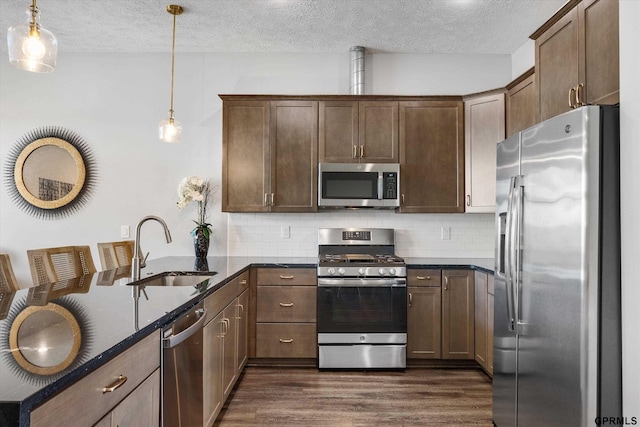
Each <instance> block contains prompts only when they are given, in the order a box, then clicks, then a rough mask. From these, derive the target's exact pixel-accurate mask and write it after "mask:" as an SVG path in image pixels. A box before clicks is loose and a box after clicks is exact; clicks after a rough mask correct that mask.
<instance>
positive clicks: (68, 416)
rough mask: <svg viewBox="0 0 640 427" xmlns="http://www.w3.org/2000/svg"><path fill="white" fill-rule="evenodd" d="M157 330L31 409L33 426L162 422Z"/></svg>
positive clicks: (149, 424) (158, 333) (155, 424)
mask: <svg viewBox="0 0 640 427" xmlns="http://www.w3.org/2000/svg"><path fill="white" fill-rule="evenodd" d="M159 368H160V332H159V331H156V332H154V333H152V334H150V335H149V336H147V337H146V338H144V339H143V340H142V341H140V342H138V343H137V344H135V345H133V346H132V347H131V348H129V349H128V350H125V351H124V352H123V353H121V354H119V355H118V356H116V357H115V358H113V359H112V360H110V361H109V362H107V363H106V364H105V365H104V366H101V367H100V368H98V369H97V370H95V371H94V372H92V373H90V374H89V375H87V376H86V377H84V378H82V379H81V380H79V381H78V382H76V383H75V384H73V385H72V386H70V387H69V388H67V389H65V390H64V391H62V392H60V393H58V394H56V395H55V396H54V397H52V398H51V399H49V400H47V401H46V402H45V403H43V404H42V405H40V406H39V407H37V408H36V409H34V410H33V411H32V412H31V420H30V421H31V426H34V427H38V426H47V427H48V426H53V425H69V426H76V425H77V426H80V425H82V426H91V425H95V424H96V423H97V425H99V426H116V425H120V426H125V425H132V426H134V425H135V426H141V427H146V426H149V427H151V426H154V427H157V426H158V424H159V422H160V373H159V371H160V370H159Z"/></svg>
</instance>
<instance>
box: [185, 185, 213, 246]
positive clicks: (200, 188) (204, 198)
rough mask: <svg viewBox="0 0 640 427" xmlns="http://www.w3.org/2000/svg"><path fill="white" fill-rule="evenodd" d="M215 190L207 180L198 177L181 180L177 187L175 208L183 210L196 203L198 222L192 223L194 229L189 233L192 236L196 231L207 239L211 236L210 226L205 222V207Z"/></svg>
mask: <svg viewBox="0 0 640 427" xmlns="http://www.w3.org/2000/svg"><path fill="white" fill-rule="evenodd" d="M214 191H215V189H214V187H212V186H211V183H210V182H209V181H207V180H204V179H202V178H200V177H199V176H195V175H194V176H188V177H185V178H183V179H182V180H181V181H180V184H179V185H178V198H179V200H178V202H177V203H176V206H177V207H178V209H184V208H185V207H186V206H187V205H189V204H190V203H191V202H197V203H198V220H197V221H195V220H194V221H193V222H195V223H196V228H194V229H193V230H192V231H191V234H192V235H195V234H196V232H197V231H198V230H201V231H202V234H204V236H205V237H206V238H207V239H208V238H209V235H210V234H211V224H210V223H208V222H205V221H206V217H207V205H208V204H209V202H210V201H211V198H212V196H213V193H214Z"/></svg>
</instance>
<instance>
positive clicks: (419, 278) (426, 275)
mask: <svg viewBox="0 0 640 427" xmlns="http://www.w3.org/2000/svg"><path fill="white" fill-rule="evenodd" d="M441 279H442V270H436V269H426V268H420V269H415V270H414V269H407V286H440V281H441Z"/></svg>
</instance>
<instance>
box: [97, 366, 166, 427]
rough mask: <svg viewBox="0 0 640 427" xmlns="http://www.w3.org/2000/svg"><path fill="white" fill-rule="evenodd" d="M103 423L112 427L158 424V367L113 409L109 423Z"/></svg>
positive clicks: (153, 426) (149, 426)
mask: <svg viewBox="0 0 640 427" xmlns="http://www.w3.org/2000/svg"><path fill="white" fill-rule="evenodd" d="M99 425H100V424H99ZM105 425H111V426H112V427H116V426H136V427H158V425H160V369H157V370H156V371H155V372H154V373H153V374H152V375H151V376H150V377H149V378H147V379H146V380H145V381H144V382H143V383H142V384H140V385H139V386H138V387H137V388H136V389H135V390H134V391H132V392H131V394H130V395H129V396H127V398H126V399H124V400H123V401H122V402H120V404H119V405H118V406H116V407H115V408H114V409H113V411H112V413H111V423H110V424H105Z"/></svg>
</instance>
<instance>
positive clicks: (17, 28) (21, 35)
mask: <svg viewBox="0 0 640 427" xmlns="http://www.w3.org/2000/svg"><path fill="white" fill-rule="evenodd" d="M38 13H39V9H38V6H37V5H36V0H32V3H31V6H29V7H28V8H27V15H28V20H27V23H24V24H16V25H12V26H11V27H9V29H8V30H7V44H8V47H9V62H10V63H11V65H13V66H14V67H16V68H19V69H20V70H25V71H32V72H35V73H50V72H52V71H53V70H55V69H56V56H57V54H58V40H56V37H55V36H54V35H53V33H52V32H51V31H49V30H46V29H45V28H43V27H42V26H41V25H40V16H39V15H38Z"/></svg>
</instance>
